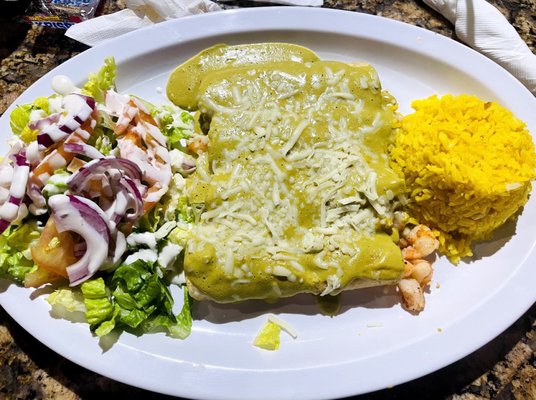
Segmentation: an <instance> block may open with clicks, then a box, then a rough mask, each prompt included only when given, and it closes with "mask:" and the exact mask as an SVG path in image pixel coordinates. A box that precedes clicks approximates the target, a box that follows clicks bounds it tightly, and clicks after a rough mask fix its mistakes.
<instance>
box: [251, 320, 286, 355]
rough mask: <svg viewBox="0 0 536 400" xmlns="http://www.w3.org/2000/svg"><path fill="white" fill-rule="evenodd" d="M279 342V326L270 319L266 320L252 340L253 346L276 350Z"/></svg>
mask: <svg viewBox="0 0 536 400" xmlns="http://www.w3.org/2000/svg"><path fill="white" fill-rule="evenodd" d="M280 343H281V327H280V326H279V325H278V324H276V323H274V322H272V321H270V320H268V321H266V323H265V324H264V325H263V327H262V328H261V330H260V331H259V333H258V334H257V336H256V337H255V340H254V341H253V345H254V346H257V347H260V348H261V349H265V350H277V349H279V344H280Z"/></svg>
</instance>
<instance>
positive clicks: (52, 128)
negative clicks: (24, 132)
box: [37, 93, 95, 148]
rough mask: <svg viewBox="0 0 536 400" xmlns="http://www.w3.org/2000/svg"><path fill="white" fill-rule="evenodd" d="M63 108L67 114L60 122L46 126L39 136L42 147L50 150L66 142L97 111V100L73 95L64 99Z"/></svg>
mask: <svg viewBox="0 0 536 400" xmlns="http://www.w3.org/2000/svg"><path fill="white" fill-rule="evenodd" d="M62 106H63V108H64V109H65V111H66V112H67V115H66V116H62V117H61V118H60V119H59V121H56V122H54V123H52V124H49V125H46V126H45V127H44V128H43V129H42V130H41V132H39V133H38V135H37V142H38V143H39V145H40V146H41V147H45V148H48V147H50V146H52V145H53V144H55V143H58V142H60V141H62V140H64V139H65V138H66V137H67V136H69V135H70V134H71V133H73V132H74V131H76V130H77V129H78V128H80V126H82V124H83V123H84V122H86V121H87V120H88V119H89V118H90V117H91V114H92V113H93V110H95V100H94V99H93V98H91V97H88V96H84V95H81V94H77V93H73V94H70V95H67V96H65V97H64V98H63V102H62Z"/></svg>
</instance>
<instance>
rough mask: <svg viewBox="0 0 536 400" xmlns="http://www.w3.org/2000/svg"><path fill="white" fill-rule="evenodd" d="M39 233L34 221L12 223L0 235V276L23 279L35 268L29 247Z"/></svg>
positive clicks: (17, 279) (18, 280)
mask: <svg viewBox="0 0 536 400" xmlns="http://www.w3.org/2000/svg"><path fill="white" fill-rule="evenodd" d="M39 235H40V234H39V230H38V228H37V222H36V221H31V222H27V223H24V224H21V225H19V226H13V225H12V226H10V227H9V228H8V229H7V230H6V231H5V232H4V233H3V234H2V235H0V276H4V277H7V278H11V279H13V280H15V281H16V282H18V283H22V282H23V281H24V275H26V273H28V272H31V271H32V270H34V269H35V268H36V265H35V264H34V262H33V260H32V257H31V254H30V252H29V248H30V245H31V243H32V242H33V241H35V240H37V239H38V238H39Z"/></svg>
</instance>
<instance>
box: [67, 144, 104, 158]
mask: <svg viewBox="0 0 536 400" xmlns="http://www.w3.org/2000/svg"><path fill="white" fill-rule="evenodd" d="M63 149H64V150H65V151H66V152H67V153H76V154H81V155H83V156H86V157H89V158H104V154H102V153H101V152H100V151H98V150H97V149H96V148H95V147H93V146H90V145H89V144H86V143H64V145H63Z"/></svg>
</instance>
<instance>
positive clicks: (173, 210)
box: [138, 174, 194, 232]
mask: <svg viewBox="0 0 536 400" xmlns="http://www.w3.org/2000/svg"><path fill="white" fill-rule="evenodd" d="M183 190H184V178H183V177H182V176H181V175H179V174H175V175H174V176H173V179H172V180H171V182H170V185H169V189H168V191H167V192H166V194H165V195H164V196H162V198H161V199H160V202H159V203H158V204H157V205H156V206H155V207H153V209H152V210H151V211H149V212H148V213H146V214H144V215H143V216H142V217H141V218H140V219H139V221H138V229H139V230H140V231H142V232H143V231H149V232H156V231H157V230H158V229H159V228H160V227H161V226H162V225H164V224H165V223H166V222H169V221H182V222H186V223H190V222H193V219H194V218H193V212H192V208H191V207H190V205H189V204H188V200H187V198H186V196H184V194H183Z"/></svg>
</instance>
